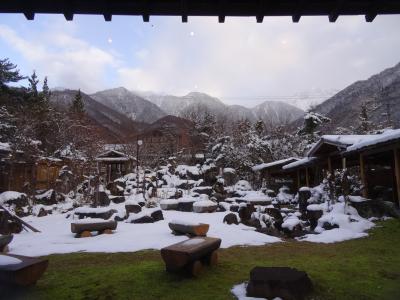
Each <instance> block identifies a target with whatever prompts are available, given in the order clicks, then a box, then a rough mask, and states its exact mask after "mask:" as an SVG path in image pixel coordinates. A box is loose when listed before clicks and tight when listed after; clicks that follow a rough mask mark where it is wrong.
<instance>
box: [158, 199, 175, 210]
mask: <svg viewBox="0 0 400 300" xmlns="http://www.w3.org/2000/svg"><path fill="white" fill-rule="evenodd" d="M178 203H179V202H178V200H176V199H164V200H161V201H160V207H161V209H162V210H176V209H177V208H178Z"/></svg>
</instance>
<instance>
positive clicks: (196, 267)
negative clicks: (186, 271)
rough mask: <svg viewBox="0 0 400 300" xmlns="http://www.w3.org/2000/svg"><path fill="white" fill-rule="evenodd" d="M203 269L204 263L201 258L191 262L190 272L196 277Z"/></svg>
mask: <svg viewBox="0 0 400 300" xmlns="http://www.w3.org/2000/svg"><path fill="white" fill-rule="evenodd" d="M202 269H203V264H202V263H201V261H200V260H196V261H194V262H193V263H191V264H190V274H191V275H192V276H194V277H198V276H199V275H200V273H201V271H202Z"/></svg>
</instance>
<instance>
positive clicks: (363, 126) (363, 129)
mask: <svg viewBox="0 0 400 300" xmlns="http://www.w3.org/2000/svg"><path fill="white" fill-rule="evenodd" d="M368 113H369V112H368V106H367V103H366V102H363V103H361V111H360V114H359V117H358V118H359V120H360V127H359V131H360V133H364V134H365V133H368V132H369V131H370V130H371V122H370V121H369V116H368Z"/></svg>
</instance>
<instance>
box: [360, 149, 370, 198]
mask: <svg viewBox="0 0 400 300" xmlns="http://www.w3.org/2000/svg"><path fill="white" fill-rule="evenodd" d="M360 177H361V184H362V185H363V187H364V188H363V190H362V195H363V197H364V198H368V184H367V173H366V170H365V158H364V155H363V154H361V153H360Z"/></svg>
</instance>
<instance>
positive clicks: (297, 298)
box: [246, 267, 313, 300]
mask: <svg viewBox="0 0 400 300" xmlns="http://www.w3.org/2000/svg"><path fill="white" fill-rule="evenodd" d="M312 290H313V284H312V282H311V280H310V278H309V277H308V276H307V274H306V273H305V272H303V271H298V270H296V269H293V268H288V267H255V268H254V269H252V270H251V272H250V281H249V282H248V284H247V288H246V291H247V293H246V295H247V296H248V297H258V298H267V299H274V298H276V297H279V298H282V299H292V300H302V299H304V298H305V296H307V295H308V294H310V292H312Z"/></svg>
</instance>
